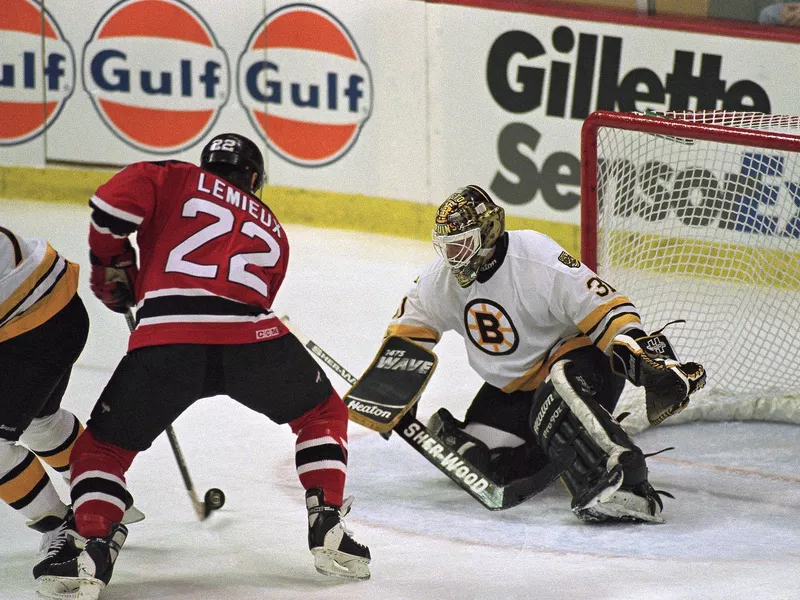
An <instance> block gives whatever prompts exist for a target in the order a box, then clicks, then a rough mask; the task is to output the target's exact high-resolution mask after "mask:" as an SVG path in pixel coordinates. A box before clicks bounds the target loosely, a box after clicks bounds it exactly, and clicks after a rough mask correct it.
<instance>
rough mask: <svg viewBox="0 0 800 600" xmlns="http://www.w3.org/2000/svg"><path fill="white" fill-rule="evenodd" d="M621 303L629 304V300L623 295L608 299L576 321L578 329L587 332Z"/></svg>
mask: <svg viewBox="0 0 800 600" xmlns="http://www.w3.org/2000/svg"><path fill="white" fill-rule="evenodd" d="M621 304H631V301H630V300H629V299H628V298H626V297H625V296H617V297H616V298H614V299H613V300H609V301H608V302H606V303H605V304H602V305H601V306H598V307H597V308H595V309H594V310H593V311H592V312H590V313H589V314H588V315H587V316H586V317H585V318H584V319H583V321H581V322H580V323H578V329H580V330H581V331H582V332H584V333H586V334H588V333H589V332H590V331H591V330H592V329H594V328H595V327H597V325H598V324H599V323H600V321H602V320H603V319H605V317H606V315H607V314H608V313H610V312H611V311H612V310H614V309H615V308H616V307H617V306H620V305H621Z"/></svg>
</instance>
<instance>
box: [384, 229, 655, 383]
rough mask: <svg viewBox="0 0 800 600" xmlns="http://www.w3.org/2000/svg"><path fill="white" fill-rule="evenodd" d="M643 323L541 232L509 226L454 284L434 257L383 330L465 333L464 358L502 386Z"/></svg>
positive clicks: (412, 334)
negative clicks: (473, 270)
mask: <svg viewBox="0 0 800 600" xmlns="http://www.w3.org/2000/svg"><path fill="white" fill-rule="evenodd" d="M633 327H637V328H640V329H641V327H642V325H641V320H640V317H639V314H638V311H637V310H636V307H635V306H633V304H632V303H631V301H630V300H629V299H628V298H626V297H625V296H623V295H621V294H620V293H618V292H617V291H616V290H615V289H614V288H613V287H612V286H611V285H610V284H609V283H608V282H605V281H603V280H602V279H600V278H599V277H598V276H597V274H596V273H594V272H593V271H592V270H591V269H589V268H588V267H587V266H586V265H584V264H582V263H580V262H579V261H578V260H576V259H575V258H573V257H572V256H571V255H570V254H569V253H568V252H566V251H565V250H564V249H563V248H562V247H561V246H559V245H558V244H557V243H556V242H555V241H554V240H552V239H551V238H549V237H548V236H546V235H544V234H541V233H538V232H535V231H527V230H525V231H509V232H507V234H506V235H504V236H503V238H501V241H500V242H499V243H498V244H497V247H496V250H495V253H494V255H493V256H492V258H491V259H490V261H489V262H488V263H487V264H486V265H484V266H483V267H482V269H481V272H480V274H479V275H478V279H477V280H476V281H475V282H474V283H472V284H471V285H470V286H469V287H467V288H461V287H460V286H459V285H458V283H457V281H456V279H455V277H454V276H453V274H452V272H451V271H450V269H449V267H448V265H447V263H446V262H445V261H444V260H443V259H441V258H438V259H437V260H435V261H434V262H432V263H431V264H429V265H428V266H427V267H426V268H425V270H424V271H423V272H422V274H421V275H420V276H419V277H418V278H417V280H416V281H415V284H414V286H413V287H412V289H411V290H410V291H409V293H408V295H407V296H406V297H405V298H403V301H402V303H401V305H400V308H399V309H398V311H397V313H396V314H395V316H394V317H393V319H392V321H391V323H390V324H389V327H388V331H387V333H388V334H390V335H400V336H405V337H409V338H411V339H414V340H417V341H421V342H434V343H436V342H438V341H439V339H440V338H441V335H442V334H443V333H444V332H445V331H450V330H452V331H455V332H457V333H458V334H459V335H461V336H462V337H463V338H464V343H465V346H466V349H467V355H468V359H469V364H470V366H471V367H472V368H473V369H474V370H475V371H476V372H477V373H478V374H479V375H480V376H481V377H482V378H483V379H484V380H485V381H486V382H488V383H490V384H491V385H494V386H495V387H498V388H501V389H502V390H503V391H505V392H512V391H516V390H533V389H535V388H537V387H538V386H539V384H541V382H542V381H544V378H545V377H546V376H547V373H548V372H549V368H550V366H551V365H552V364H553V363H554V362H555V361H556V360H557V359H558V358H559V357H561V356H563V355H564V353H566V352H568V351H569V350H573V349H575V348H579V347H581V346H588V345H589V344H596V345H597V346H598V347H599V348H600V349H601V350H603V351H604V352H606V353H607V352H608V350H609V348H610V344H611V340H612V338H613V337H614V336H615V335H617V334H618V333H621V332H623V331H626V330H628V329H630V328H633Z"/></svg>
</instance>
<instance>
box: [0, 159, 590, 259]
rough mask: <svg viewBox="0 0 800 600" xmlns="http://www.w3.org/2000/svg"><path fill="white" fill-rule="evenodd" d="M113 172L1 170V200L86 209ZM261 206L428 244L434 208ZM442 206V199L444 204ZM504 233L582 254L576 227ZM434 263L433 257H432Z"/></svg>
mask: <svg viewBox="0 0 800 600" xmlns="http://www.w3.org/2000/svg"><path fill="white" fill-rule="evenodd" d="M116 172H117V171H116V170H110V169H105V170H103V169H98V170H89V169H81V168H74V169H73V168H69V169H67V168H60V167H59V168H57V167H47V168H32V167H4V166H0V198H9V199H18V200H39V201H44V202H62V203H63V202H65V203H69V204H80V205H82V206H87V205H88V203H89V198H91V197H92V195H93V194H94V192H95V190H96V189H97V188H98V187H99V186H100V185H102V184H103V183H105V182H106V181H108V179H109V178H110V177H111V176H112V175H113V174H114V173H116ZM263 199H264V202H265V203H266V204H267V205H269V207H270V208H271V209H272V210H273V211H274V212H275V214H276V215H277V216H278V219H279V220H280V221H281V222H282V223H294V224H298V225H308V226H310V227H321V228H327V229H344V230H348V231H363V232H367V233H378V234H383V235H391V236H395V237H403V238H412V239H418V240H423V241H426V242H427V241H430V239H431V230H432V228H433V219H434V216H435V215H436V209H437V208H438V203H437V204H436V205H435V206H434V205H431V204H420V203H418V202H411V201H408V200H397V199H392V198H380V197H377V196H365V195H362V194H342V193H338V192H324V191H318V190H304V189H300V188H293V187H284V186H274V185H268V186H266V187H265V188H264V191H263ZM442 201H444V198H442ZM506 228H507V229H533V230H535V231H539V232H541V233H544V234H545V235H548V236H550V237H551V238H553V239H554V240H555V241H556V242H558V243H559V244H560V245H561V246H563V247H564V249H565V250H567V251H568V252H569V253H570V254H572V255H573V256H578V255H579V254H580V230H579V227H578V226H577V225H572V224H570V223H556V222H552V221H545V220H541V219H530V218H525V217H517V216H513V215H506ZM431 257H433V253H431Z"/></svg>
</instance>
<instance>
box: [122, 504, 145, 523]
mask: <svg viewBox="0 0 800 600" xmlns="http://www.w3.org/2000/svg"><path fill="white" fill-rule="evenodd" d="M139 521H144V513H143V512H142V511H140V510H139V509H138V508H136V507H135V506H131V507H130V508H129V509H128V510H126V511H125V514H124V515H122V524H123V525H130V524H131V523H138V522H139Z"/></svg>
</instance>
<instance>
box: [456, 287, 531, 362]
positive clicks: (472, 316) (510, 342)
mask: <svg viewBox="0 0 800 600" xmlns="http://www.w3.org/2000/svg"><path fill="white" fill-rule="evenodd" d="M464 328H465V330H466V333H467V335H466V337H467V338H468V339H469V340H470V341H471V342H472V343H473V344H475V346H477V347H478V348H479V349H480V350H482V351H483V352H486V354H494V355H503V354H511V353H512V352H514V350H516V349H517V346H519V335H518V334H517V328H516V327H514V323H513V322H512V321H511V317H510V316H509V315H508V313H506V311H505V310H504V309H503V307H502V306H500V305H499V304H495V303H494V302H492V301H491V300H485V299H482V298H476V299H475V300H473V301H472V302H470V303H469V304H467V305H466V306H465V307H464Z"/></svg>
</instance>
